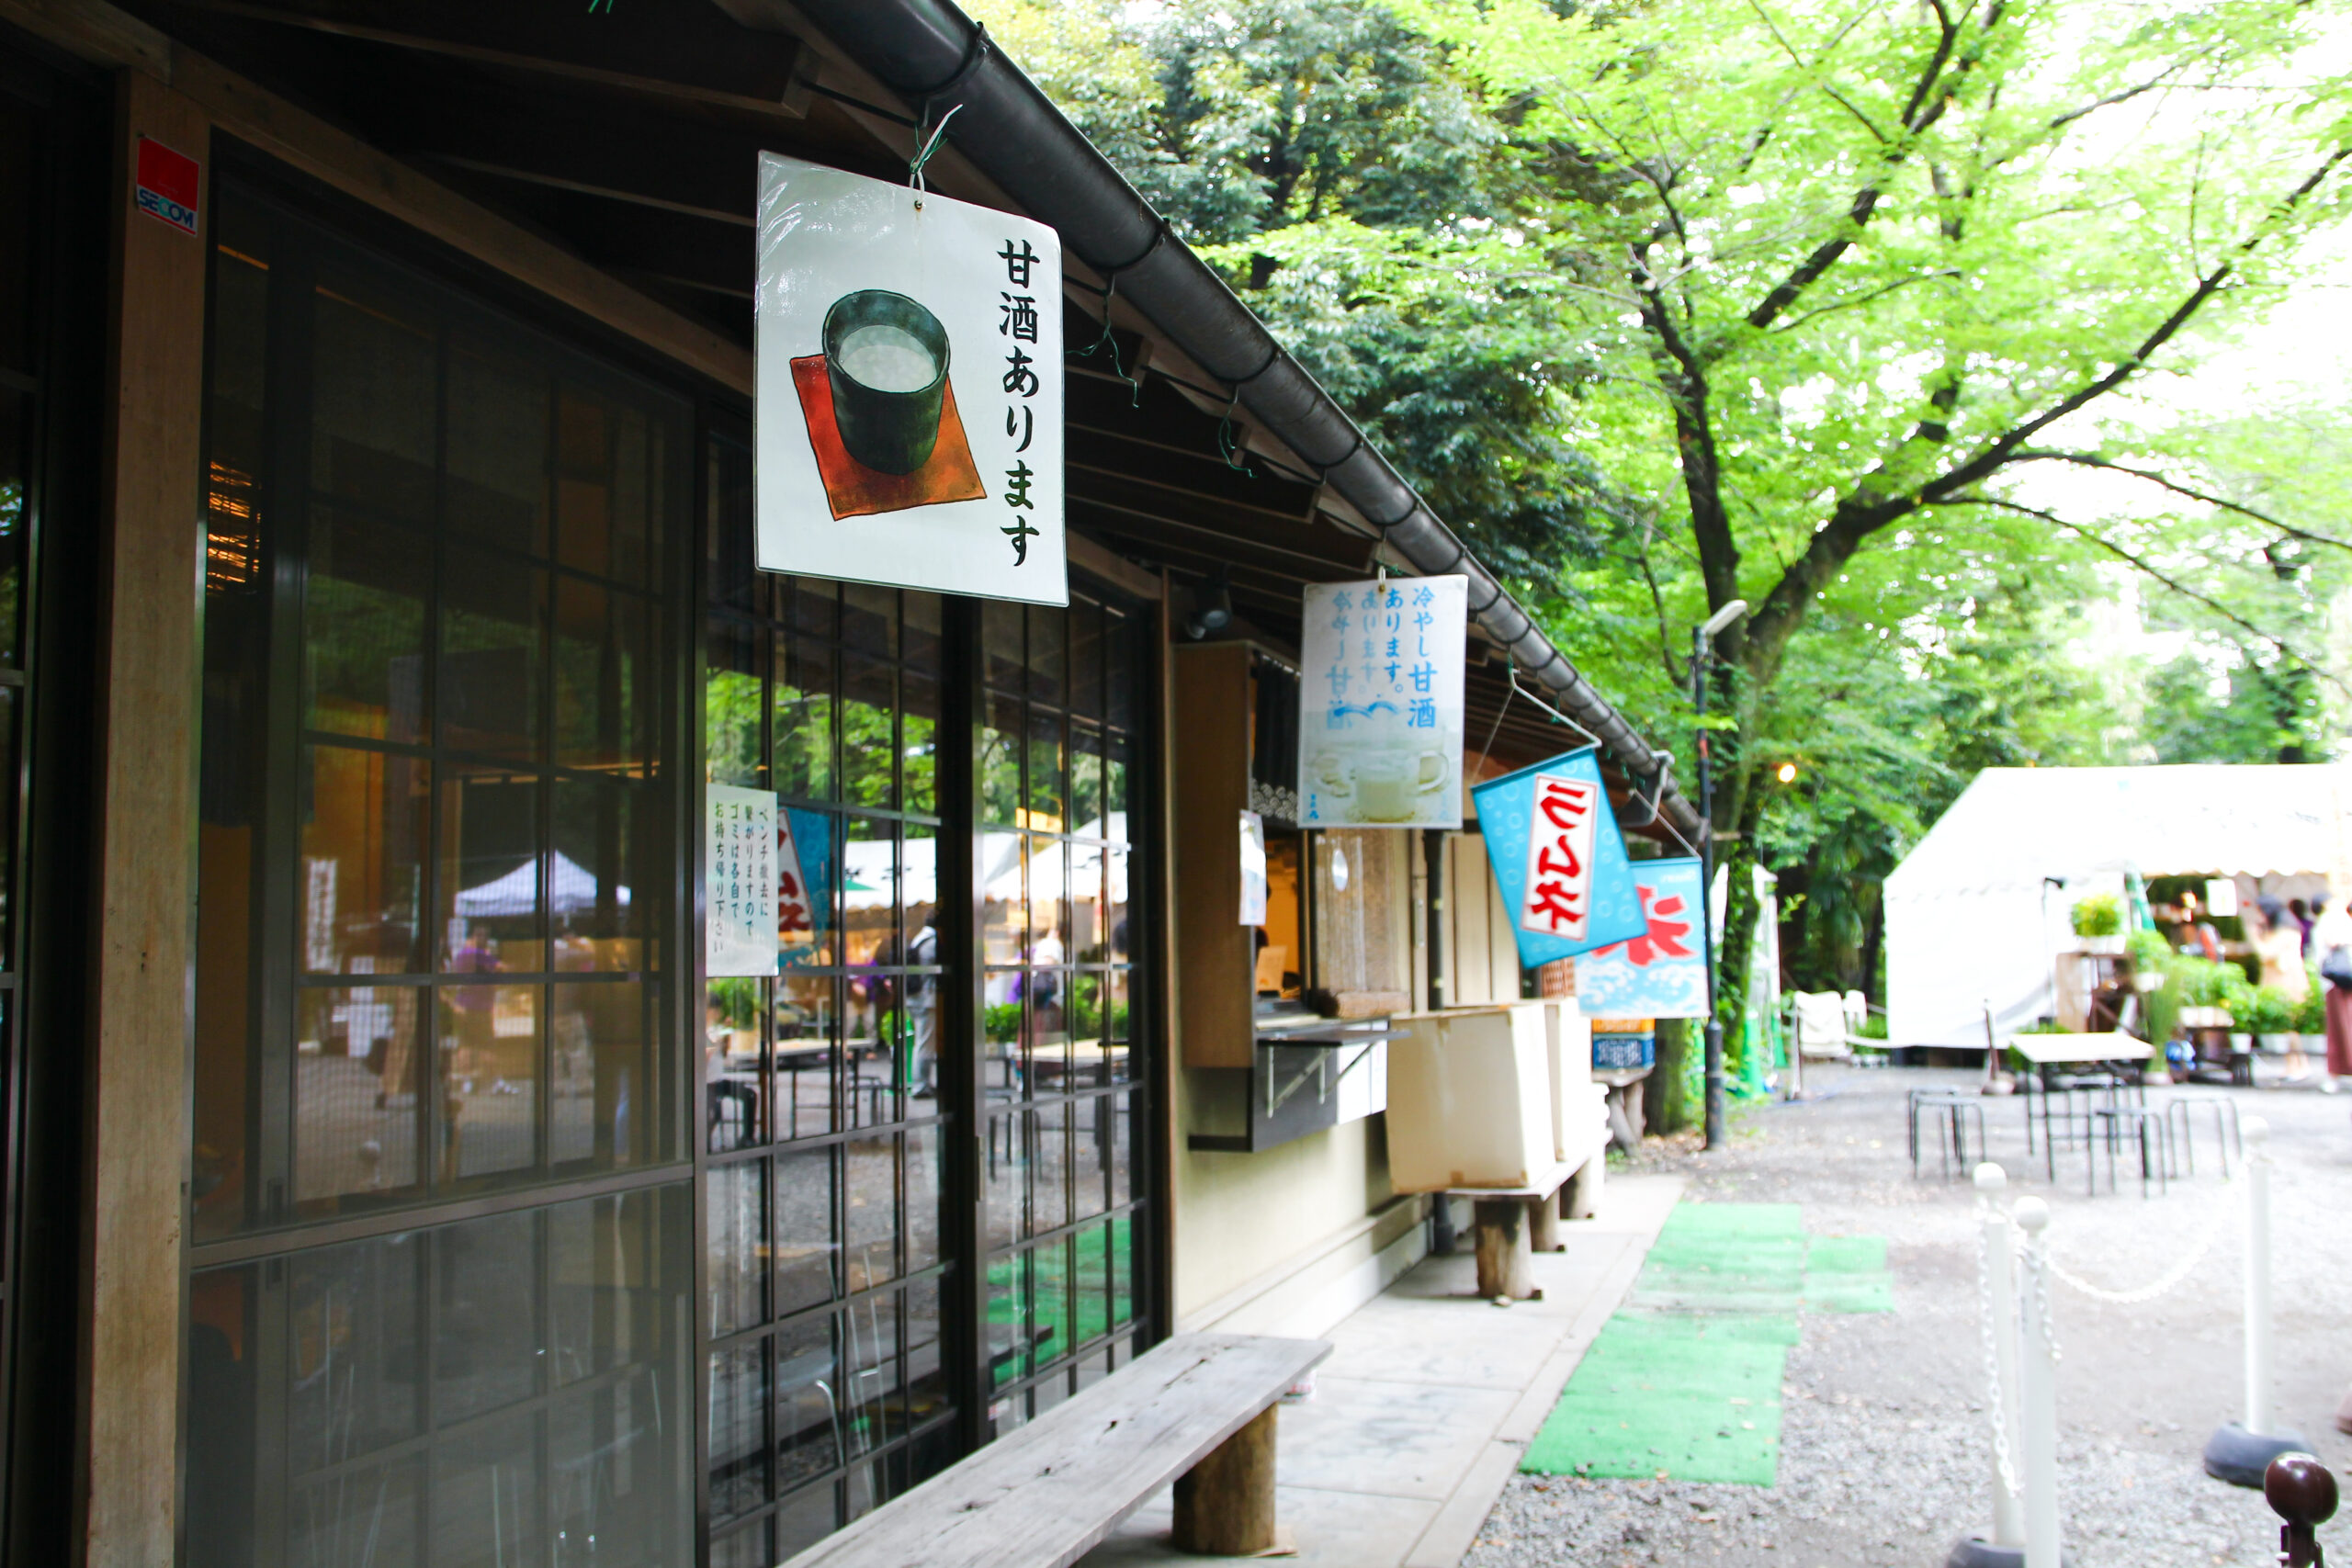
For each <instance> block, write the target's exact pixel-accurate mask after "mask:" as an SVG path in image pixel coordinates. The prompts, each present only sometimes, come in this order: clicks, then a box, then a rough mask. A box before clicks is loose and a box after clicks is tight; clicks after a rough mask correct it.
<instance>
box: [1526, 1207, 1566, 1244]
mask: <svg viewBox="0 0 2352 1568" xmlns="http://www.w3.org/2000/svg"><path fill="white" fill-rule="evenodd" d="M1527 1232H1528V1235H1527V1245H1528V1246H1529V1247H1532V1248H1533V1249H1534V1250H1535V1251H1537V1252H1557V1251H1559V1250H1560V1199H1559V1194H1557V1193H1554V1194H1553V1195H1552V1196H1551V1197H1549V1198H1530V1199H1529V1200H1528V1201H1527Z"/></svg>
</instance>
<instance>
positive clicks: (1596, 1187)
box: [1560, 1154, 1609, 1220]
mask: <svg viewBox="0 0 2352 1568" xmlns="http://www.w3.org/2000/svg"><path fill="white" fill-rule="evenodd" d="M1608 1174H1609V1162H1608V1161H1607V1160H1606V1159H1604V1158H1602V1157H1601V1156H1600V1155H1598V1154H1596V1155H1594V1156H1592V1157H1591V1158H1590V1159H1589V1160H1587V1161H1585V1162H1584V1164H1583V1165H1582V1166H1580V1167H1578V1168H1577V1173H1576V1174H1575V1175H1574V1176H1571V1177H1569V1178H1568V1184H1567V1185H1566V1187H1563V1188H1562V1189H1560V1216H1561V1218H1563V1219H1569V1220H1589V1219H1591V1218H1592V1217H1593V1216H1594V1215H1596V1214H1598V1213H1600V1184H1601V1181H1602V1179H1604V1178H1606V1177H1607V1176H1608Z"/></svg>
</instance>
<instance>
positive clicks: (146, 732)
mask: <svg viewBox="0 0 2352 1568" xmlns="http://www.w3.org/2000/svg"><path fill="white" fill-rule="evenodd" d="M116 106H117V109H118V119H117V125H116V144H115V164H114V186H115V193H114V197H113V200H114V207H115V216H114V267H113V283H114V288H115V292H114V297H113V301H112V310H113V320H112V321H111V322H110V324H109V330H108V339H109V341H108V355H107V357H108V365H107V389H106V399H107V424H106V431H105V436H104V441H105V446H104V456H103V458H102V461H103V463H104V465H105V470H106V471H105V473H104V474H103V475H102V477H101V487H102V488H101V506H102V515H103V518H104V524H103V526H104V528H105V548H104V552H103V556H102V565H101V567H100V571H101V573H102V581H101V582H100V584H99V588H100V594H101V597H102V601H103V604H104V610H103V615H104V622H103V625H102V626H101V629H100V632H99V646H100V648H101V649H102V650H103V653H102V657H103V663H102V667H101V669H100V670H99V671H98V681H97V692H98V697H97V711H96V715H95V716H94V718H95V722H96V726H97V737H96V740H97V789H98V794H99V798H100V803H101V807H102V811H103V815H102V817H101V819H100V821H99V824H98V834H97V857H98V858H97V868H96V881H97V886H96V889H95V892H96V897H97V902H98V908H99V921H98V931H97V933H96V941H95V944H94V946H95V952H94V954H93V965H94V969H95V973H94V975H93V977H92V985H91V990H90V994H91V1033H90V1038H89V1043H88V1052H89V1059H88V1077H87V1080H86V1081H87V1083H88V1086H89V1088H88V1100H87V1102H86V1114H87V1122H86V1124H85V1134H86V1137H87V1144H86V1145H85V1149H86V1163H85V1168H86V1169H87V1171H88V1172H89V1176H88V1183H89V1184H88V1187H87V1188H86V1190H85V1201H86V1202H87V1204H88V1208H87V1211H86V1212H85V1214H84V1216H83V1221H82V1224H83V1236H84V1242H83V1275H82V1296H83V1338H82V1342H81V1356H80V1365H79V1368H78V1370H77V1374H76V1376H77V1381H78V1382H79V1384H80V1388H79V1394H80V1397H79V1400H78V1402H77V1403H78V1404H79V1405H80V1417H81V1419H80V1424H79V1429H78V1431H77V1432H76V1433H75V1438H76V1443H77V1448H76V1453H75V1461H76V1470H77V1474H78V1478H79V1480H78V1492H79V1496H78V1497H77V1499H76V1504H77V1507H78V1511H79V1514H80V1518H81V1525H82V1529H81V1532H80V1533H81V1534H82V1535H83V1537H84V1540H85V1556H84V1562H85V1563H86V1564H88V1565H90V1568H98V1565H105V1568H148V1565H150V1564H153V1563H159V1562H171V1561H172V1560H173V1552H174V1536H175V1514H176V1511H177V1502H178V1497H177V1490H176V1479H175V1478H176V1476H177V1473H178V1465H177V1458H176V1450H177V1445H178V1427H179V1422H178V1415H179V1388H180V1367H179V1350H180V1340H181V1315H182V1306H181V1300H180V1247H181V1241H182V1238H181V1235H180V1223H181V1220H180V1216H181V1204H182V1202H183V1201H184V1192H183V1188H182V1174H183V1170H184V1168H185V1167H186V1164H187V1153H188V1134H187V1109H186V1101H187V1041H188V989H189V985H190V976H189V972H188V964H189V954H190V951H191V942H190V931H191V929H192V926H193V921H194V914H195V909H194V882H195V860H196V708H197V695H198V679H199V676H200V672H201V670H202V667H203V660H202V648H201V643H200V640H199V639H200V626H201V620H200V614H199V612H200V610H201V607H202V600H203V589H204V578H203V560H202V552H201V549H200V548H199V545H200V541H201V539H202V537H203V523H202V516H203V513H202V499H201V495H200V492H199V486H198V465H199V463H200V460H201V457H202V453H201V446H200V443H199V439H198V432H199V430H200V427H201V423H202V421H201V415H202V399H203V367H204V304H205V294H204V278H205V268H204V254H205V245H206V243H208V241H209V234H201V235H199V234H189V233H187V232H186V231H183V230H181V229H179V228H176V227H175V226H173V225H172V224H170V223H167V222H165V221H164V220H162V219H160V218H157V217H154V216H153V215H151V214H149V213H146V212H142V211H141V210H140V209H138V207H137V206H136V205H135V204H134V201H133V178H132V175H133V168H134V166H135V164H136V161H137V158H138V148H139V142H140V139H141V137H146V138H150V139H152V140H153V141H158V142H161V143H163V144H164V146H166V147H168V148H170V149H172V150H173V151H174V152H179V153H181V154H184V155H185V156H187V157H190V158H194V159H196V160H197V161H198V163H199V164H201V165H202V166H203V168H202V179H203V183H204V186H205V187H206V188H204V189H202V190H201V191H200V193H199V198H198V204H197V205H198V211H202V210H203V209H204V207H205V204H206V198H209V197H210V195H211V191H210V189H209V186H210V183H211V178H212V167H211V164H212V159H211V132H210V123H209V120H208V118H206V116H205V115H204V113H203V112H202V111H201V110H200V109H198V107H196V106H195V105H193V104H191V103H190V102H189V101H188V100H187V99H186V98H185V97H182V96H179V95H177V94H175V93H174V92H172V91H171V90H170V89H169V88H167V87H164V85H161V84H160V83H158V82H156V81H155V80H153V78H152V77H149V76H146V75H142V74H141V73H139V72H137V71H125V72H123V73H121V74H120V75H119V77H118V78H117V97H116ZM203 221H204V223H206V224H207V225H209V218H208V219H206V220H203Z"/></svg>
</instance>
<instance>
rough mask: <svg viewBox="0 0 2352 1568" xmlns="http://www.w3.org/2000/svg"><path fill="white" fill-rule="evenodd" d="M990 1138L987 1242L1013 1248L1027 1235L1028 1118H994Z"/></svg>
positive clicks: (1014, 1114)
mask: <svg viewBox="0 0 2352 1568" xmlns="http://www.w3.org/2000/svg"><path fill="white" fill-rule="evenodd" d="M988 1138H989V1146H988V1151H987V1158H986V1160H985V1161H984V1162H983V1166H982V1178H981V1179H982V1180H983V1182H984V1183H985V1184H986V1186H987V1189H988V1205H987V1207H988V1221H989V1224H988V1243H989V1247H991V1248H996V1247H1011V1246H1012V1244H1013V1243H1014V1242H1015V1241H1017V1240H1019V1239H1020V1238H1021V1237H1022V1236H1023V1235H1025V1234H1027V1227H1026V1225H1025V1224H1024V1221H1025V1218H1026V1214H1027V1211H1028V1199H1029V1119H1028V1118H1027V1117H1026V1116H1024V1115H1023V1114H1022V1113H1020V1112H1019V1111H1008V1112H1005V1113H1002V1114H1000V1115H995V1116H991V1117H989V1122H988Z"/></svg>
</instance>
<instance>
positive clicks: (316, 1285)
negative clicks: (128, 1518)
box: [190, 1236, 425, 1472]
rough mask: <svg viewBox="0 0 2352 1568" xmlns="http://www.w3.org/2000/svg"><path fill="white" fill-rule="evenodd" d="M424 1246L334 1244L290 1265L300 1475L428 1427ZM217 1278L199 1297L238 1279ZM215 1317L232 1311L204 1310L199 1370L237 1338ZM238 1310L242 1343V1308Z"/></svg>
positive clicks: (290, 1423) (289, 1420)
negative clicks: (213, 1321) (211, 1321)
mask: <svg viewBox="0 0 2352 1568" xmlns="http://www.w3.org/2000/svg"><path fill="white" fill-rule="evenodd" d="M424 1250H425V1249H424V1244H423V1242H422V1241H420V1240H418V1239H416V1238H413V1237H410V1236H396V1237H393V1238H391V1239H390V1240H389V1241H387V1242H385V1243H382V1244H379V1245H375V1246H361V1247H325V1248H322V1249H320V1250H319V1251H317V1252H312V1253H310V1254H307V1255H301V1256H298V1257H296V1258H293V1259H292V1260H291V1261H290V1262H289V1263H288V1268H287V1273H288V1280H287V1297H288V1327H289V1328H290V1329H291V1331H292V1335H293V1353H294V1362H293V1365H292V1366H291V1367H290V1368H289V1369H288V1371H290V1373H291V1374H292V1384H293V1386H292V1388H291V1389H290V1390H289V1391H288V1402H287V1407H286V1441H287V1460H288V1463H289V1464H290V1465H291V1466H292V1467H293V1468H294V1469H295V1470H296V1471H298V1472H299V1471H309V1470H322V1469H324V1468H326V1467H327V1466H329V1465H334V1464H342V1463H345V1461H350V1460H354V1459H357V1458H359V1457H361V1456H362V1455H365V1454H369V1453H373V1452H375V1451H376V1450H378V1449H380V1448H383V1447H385V1446H387V1445H388V1444H391V1443H397V1442H400V1441H401V1440H402V1439H404V1438H410V1437H413V1436H414V1435H415V1434H416V1432H417V1431H418V1429H419V1428H420V1427H422V1425H423V1423H424V1389H423V1387H422V1386H421V1385H420V1383H419V1381H418V1379H417V1377H416V1375H415V1373H416V1371H417V1369H418V1368H419V1367H421V1366H422V1365H423V1364H424V1323H423V1319H424V1302H423V1300H422V1292H423V1289H424ZM210 1279H211V1285H210V1288H209V1291H208V1292H199V1294H209V1295H211V1296H213V1297H214V1298H216V1299H217V1298H219V1297H220V1291H219V1288H218V1287H219V1286H220V1285H221V1284H225V1283H228V1282H229V1281H227V1280H222V1279H221V1278H220V1276H219V1275H214V1276H211V1277H210ZM201 1304H203V1305H210V1304H212V1303H209V1302H206V1303H201ZM220 1304H221V1305H224V1306H225V1305H228V1304H229V1303H228V1302H227V1301H225V1300H224V1301H221V1302H220ZM214 1315H218V1316H219V1317H221V1318H224V1319H225V1318H227V1317H229V1316H230V1314H229V1313H226V1312H222V1313H220V1314H209V1313H201V1312H200V1313H199V1316H198V1328H197V1329H196V1331H195V1332H194V1334H192V1336H191V1340H190V1344H191V1348H192V1349H193V1350H194V1351H195V1352H196V1354H197V1358H198V1365H199V1366H210V1365H212V1362H211V1360H210V1358H211V1357H212V1356H213V1355H216V1354H218V1353H219V1352H220V1348H221V1347H222V1346H223V1345H225V1344H228V1343H233V1342H235V1341H232V1340H229V1339H226V1338H225V1337H223V1331H222V1329H221V1328H220V1327H217V1326H211V1325H206V1324H205V1323H204V1322H203V1318H204V1317H207V1316H214ZM235 1315H236V1317H237V1319H238V1320H239V1321H237V1322H236V1323H235V1325H234V1330H235V1335H236V1340H242V1338H243V1332H244V1329H243V1322H242V1318H243V1313H242V1311H239V1312H237V1313H236V1314H235ZM191 1392H193V1391H191ZM191 1414H193V1413H191Z"/></svg>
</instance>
